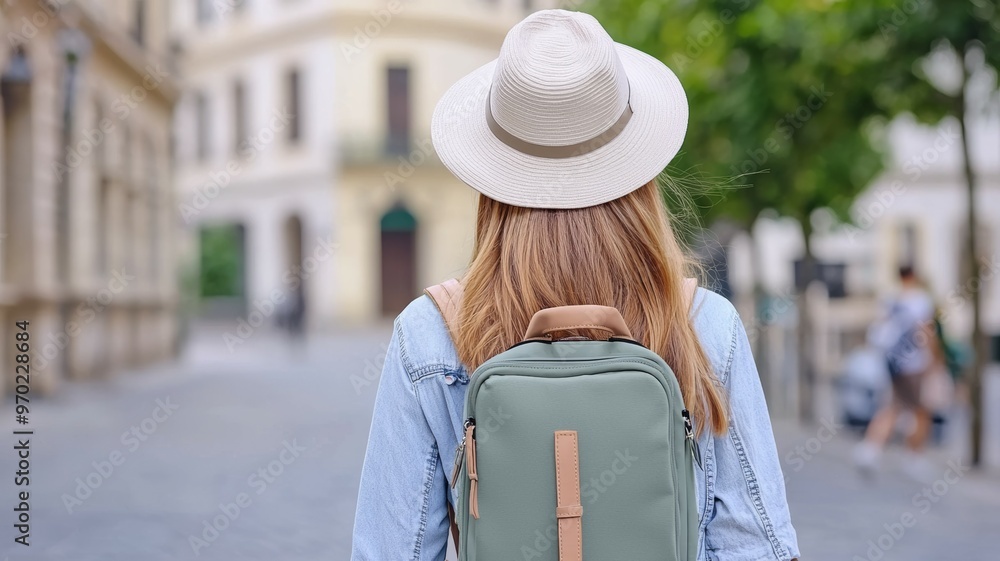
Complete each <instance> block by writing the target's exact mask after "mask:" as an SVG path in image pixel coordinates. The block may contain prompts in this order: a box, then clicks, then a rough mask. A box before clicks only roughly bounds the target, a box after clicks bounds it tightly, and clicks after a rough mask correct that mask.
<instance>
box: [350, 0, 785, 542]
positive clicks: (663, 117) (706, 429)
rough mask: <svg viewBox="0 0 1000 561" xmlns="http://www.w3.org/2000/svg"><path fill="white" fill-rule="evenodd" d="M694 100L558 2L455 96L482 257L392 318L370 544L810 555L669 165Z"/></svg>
mask: <svg viewBox="0 0 1000 561" xmlns="http://www.w3.org/2000/svg"><path fill="white" fill-rule="evenodd" d="M687 115H688V105H687V100H686V97H685V94H684V90H683V89H682V87H681V84H680V82H679V81H678V79H677V78H676V76H675V75H674V74H673V72H672V71H671V70H670V69H669V68H667V67H666V66H665V65H664V64H663V63H662V62H660V61H659V60H656V59H655V58H653V57H650V56H648V55H646V54H644V53H642V52H640V51H637V50H635V49H632V48H630V47H627V46H624V45H621V44H617V43H614V42H613V41H612V39H611V38H610V36H608V34H607V32H606V31H605V30H604V29H603V28H602V27H601V25H600V24H599V23H598V22H597V20H595V19H594V18H593V17H591V16H589V15H586V14H582V13H577V12H569V11H564V10H544V11H539V12H536V13H534V14H532V15H530V16H529V17H528V18H526V19H525V20H524V21H522V22H521V23H519V24H518V25H516V26H515V27H514V28H513V29H512V30H511V31H510V32H509V33H508V35H507V37H506V39H505V40H504V43H503V46H502V48H501V51H500V55H499V58H498V59H497V60H495V61H493V62H491V63H489V64H487V65H485V66H483V67H482V68H480V69H478V70H476V71H474V72H473V73H472V74H470V75H468V76H467V77H465V78H463V79H462V80H460V81H459V82H457V83H456V84H455V85H453V86H452V87H451V88H450V89H449V90H448V92H447V93H446V94H445V95H444V97H443V98H442V99H441V101H440V102H439V104H438V106H437V108H436V110H435V112H434V115H433V117H432V124H431V131H432V140H433V143H434V147H435V150H436V151H437V153H438V155H439V157H440V158H441V161H442V162H443V163H444V164H445V165H446V166H447V167H448V168H449V170H450V171H451V172H452V173H454V174H455V175H456V176H457V177H458V178H460V179H461V180H463V181H464V182H465V183H467V184H469V185H470V186H471V187H472V188H474V189H475V190H477V191H478V192H479V201H478V215H477V221H476V236H475V244H474V248H473V255H472V260H471V263H470V265H469V268H468V270H467V272H466V273H465V274H464V276H463V277H462V278H461V279H452V280H450V281H447V282H444V283H442V284H440V285H436V286H433V287H430V288H428V289H427V291H426V293H427V294H426V295H424V296H421V297H419V298H417V299H416V300H414V301H413V302H412V303H411V304H410V305H409V306H408V307H407V308H406V309H405V310H404V311H403V312H402V313H401V314H400V315H399V316H398V317H397V318H396V320H395V322H394V325H393V334H392V338H391V341H390V343H389V346H388V353H387V356H386V359H385V365H384V369H383V372H382V376H381V379H380V381H379V388H378V392H377V396H376V400H375V409H374V413H373V419H372V425H371V432H370V435H369V440H368V449H367V452H366V454H365V460H364V467H363V469H362V475H361V483H360V489H359V493H358V503H357V512H356V517H355V527H354V534H353V550H352V559H353V560H354V561H395V560H401V559H411V560H416V561H424V560H426V561H430V560H433V561H440V560H442V559H444V558H445V554H446V551H447V543H448V535H449V527H451V531H452V535H453V536H454V537H456V543H457V546H458V551H459V559H460V560H463V561H465V560H469V561H471V560H477V561H512V560H515V559H516V560H520V559H529V560H552V561H554V560H556V559H559V560H560V561H580V560H582V559H590V560H592V561H611V560H624V559H627V560H629V561H642V560H648V561H653V560H657V561H692V560H695V559H698V560H702V559H713V560H724V561H763V560H777V561H789V560H791V559H796V558H798V556H799V550H798V544H797V540H796V533H795V530H794V528H793V527H792V523H791V518H790V515H789V510H788V504H787V500H786V497H785V485H784V478H783V476H782V471H781V466H780V462H779V459H778V454H777V451H776V447H775V442H774V436H773V432H772V428H771V423H770V419H769V416H768V412H767V405H766V403H765V401H764V394H763V391H762V388H761V383H760V379H759V376H758V373H757V369H756V366H755V364H754V359H753V356H752V354H751V350H750V344H749V342H748V339H747V335H746V332H745V330H744V327H743V324H742V322H741V321H740V317H739V315H738V314H737V312H736V310H735V309H734V308H733V306H732V305H731V304H730V303H729V301H727V300H726V299H724V298H722V297H720V296H719V295H717V294H715V293H712V292H710V291H707V290H705V289H702V288H698V287H697V283H696V282H695V281H694V279H692V278H689V277H690V276H691V275H692V273H693V268H692V264H691V263H690V262H689V261H688V259H687V258H686V256H685V254H684V252H683V251H682V248H681V246H680V244H679V242H678V240H677V238H676V236H675V234H674V231H673V229H672V227H671V224H670V219H669V215H668V212H667V210H666V208H665V205H664V202H663V197H662V194H661V191H660V187H659V186H658V182H657V177H658V176H659V175H660V173H661V172H662V170H663V169H664V168H665V167H666V165H667V164H668V163H669V162H670V160H671V159H672V158H673V157H674V156H675V155H676V153H677V152H678V150H679V149H680V146H681V143H682V141H683V138H684V135H685V132H686V128H687ZM665 183H666V184H667V185H668V186H669V185H670V181H669V180H666V181H665Z"/></svg>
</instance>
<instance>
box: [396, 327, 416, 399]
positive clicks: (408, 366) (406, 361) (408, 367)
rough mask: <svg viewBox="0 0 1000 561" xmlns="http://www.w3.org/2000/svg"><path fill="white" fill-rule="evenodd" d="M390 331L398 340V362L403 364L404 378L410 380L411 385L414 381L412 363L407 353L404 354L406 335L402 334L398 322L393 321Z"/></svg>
mask: <svg viewBox="0 0 1000 561" xmlns="http://www.w3.org/2000/svg"><path fill="white" fill-rule="evenodd" d="M392 329H393V330H394V331H395V332H396V338H397V339H399V361H400V362H402V363H403V370H405V371H406V377H407V378H409V379H410V383H411V384H412V383H413V382H414V381H415V380H414V379H413V376H414V368H413V361H411V360H410V355H409V353H407V352H406V335H404V334H403V328H402V326H401V325H400V324H399V321H395V322H393V324H392Z"/></svg>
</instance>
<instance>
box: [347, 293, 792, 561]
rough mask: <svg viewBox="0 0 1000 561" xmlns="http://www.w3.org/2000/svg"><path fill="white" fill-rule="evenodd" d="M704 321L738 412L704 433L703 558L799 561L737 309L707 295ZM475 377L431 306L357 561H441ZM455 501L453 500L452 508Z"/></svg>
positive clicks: (402, 336) (696, 318)
mask: <svg viewBox="0 0 1000 561" xmlns="http://www.w3.org/2000/svg"><path fill="white" fill-rule="evenodd" d="M691 314H692V320H693V322H694V326H695V330H696V332H697V333H698V336H699V338H700V340H701V344H702V346H703V348H704V349H705V352H706V353H707V354H708V357H709V359H710V360H711V362H712V365H713V366H714V368H715V372H716V374H717V376H718V379H719V382H720V383H721V384H722V385H723V386H724V387H725V388H726V391H727V393H728V397H729V406H730V409H731V416H730V428H729V431H728V432H727V433H726V434H725V435H722V436H715V435H712V434H709V432H710V431H708V430H706V431H703V433H702V436H701V437H700V441H699V444H700V447H701V454H702V458H701V460H702V466H703V468H696V469H695V473H696V485H697V489H698V494H699V497H700V498H699V502H698V515H699V519H700V522H701V524H700V531H699V539H698V559H699V561H701V560H706V559H707V560H712V561H716V560H718V561H763V560H780V561H787V560H789V559H792V558H794V557H798V555H799V550H798V545H797V543H796V538H795V530H794V529H793V528H792V523H791V519H790V517H789V513H788V503H787V502H786V500H785V483H784V479H783V477H782V473H781V466H780V465H779V461H778V454H777V450H776V449H775V445H774V436H773V433H772V431H771V422H770V419H769V418H768V414H767V405H766V403H765V402H764V393H763V391H762V389H761V385H760V379H759V377H758V375H757V367H756V365H755V364H754V360H753V356H752V355H751V352H750V345H749V342H748V340H747V336H746V332H745V330H744V328H743V325H742V323H741V322H740V318H739V315H738V314H737V313H736V310H735V309H734V308H733V306H732V305H731V304H730V303H729V301H727V300H726V299H724V298H722V297H721V296H719V295H717V294H715V293H713V292H710V291H708V290H705V289H698V293H697V295H696V296H695V299H694V302H693V305H692V309H691ZM468 382H469V373H468V372H466V371H465V369H464V368H463V367H462V366H461V364H460V362H459V360H458V356H457V355H456V351H455V348H454V346H453V345H452V343H451V339H450V337H449V335H448V330H447V328H446V327H445V324H444V320H443V319H442V318H441V316H440V314H439V313H438V311H437V308H436V307H435V305H434V303H433V302H432V301H431V300H430V299H429V298H428V297H427V296H421V297H420V298H418V299H416V300H414V301H413V303H411V304H410V305H409V306H408V307H407V308H406V309H405V310H404V311H403V312H402V313H401V314H400V315H399V317H398V318H396V321H395V323H394V326H393V335H392V339H391V341H390V343H389V349H388V354H387V356H386V360H385V366H384V368H383V370H382V378H381V380H380V381H379V387H378V394H377V396H376V398H375V412H374V417H373V419H372V426H371V433H370V435H369V437H368V452H367V454H366V455H365V463H364V468H363V470H362V474H361V487H360V492H359V495H358V509H357V515H356V518H355V523H354V544H353V552H352V555H351V559H352V560H353V561H402V560H411V561H441V560H443V559H444V558H445V551H446V547H447V543H448V533H449V520H448V508H447V504H448V503H453V502H454V495H453V494H452V493H451V492H450V483H451V481H449V479H450V478H451V469H450V467H451V465H452V461H453V460H454V455H455V448H456V446H457V444H458V440H459V438H460V437H461V434H462V407H463V405H464V403H465V392H466V389H467V387H468ZM446 501H447V502H446Z"/></svg>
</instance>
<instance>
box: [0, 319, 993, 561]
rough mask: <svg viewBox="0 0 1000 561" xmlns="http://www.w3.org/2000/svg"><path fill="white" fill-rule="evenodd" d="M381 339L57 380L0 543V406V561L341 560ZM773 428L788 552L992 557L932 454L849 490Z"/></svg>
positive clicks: (838, 471) (954, 473) (981, 483)
mask: <svg viewBox="0 0 1000 561" xmlns="http://www.w3.org/2000/svg"><path fill="white" fill-rule="evenodd" d="M387 340H388V328H387V327H386V326H383V327H382V328H379V329H372V330H368V331H363V332H361V333H354V334H351V335H350V336H347V335H330V336H326V337H323V338H322V339H315V340H313V341H311V342H310V343H309V344H308V345H304V346H299V347H292V346H290V345H288V342H287V341H284V340H281V339H279V338H275V337H271V336H269V335H266V334H258V335H254V336H253V337H251V338H249V339H248V340H247V341H246V343H244V344H243V345H240V346H239V347H237V348H236V349H235V351H234V352H233V353H229V352H228V351H227V350H226V348H225V346H224V344H223V343H222V338H221V335H220V334H219V333H216V332H210V333H207V334H198V336H197V337H196V341H197V343H196V344H195V345H194V346H193V348H191V349H189V352H188V353H187V354H186V355H185V359H184V360H183V361H182V362H180V363H178V364H174V365H164V366H160V367H157V368H153V369H150V370H147V371H143V372H127V373H122V374H121V375H119V376H116V377H114V378H112V379H110V380H108V381H93V382H86V383H73V384H65V385H64V386H63V387H62V388H60V390H59V391H58V392H57V393H56V395H55V396H53V397H51V398H48V399H44V400H39V401H37V402H35V403H34V406H33V408H32V411H31V414H32V417H31V419H32V428H34V429H35V433H36V434H35V436H34V438H33V440H32V450H31V462H32V463H31V471H32V473H31V487H30V489H31V497H32V511H31V513H32V517H31V538H30V539H31V544H32V545H31V546H30V548H24V547H23V546H20V545H17V544H13V545H12V535H11V526H12V524H11V521H12V514H11V510H10V508H11V506H10V505H11V504H12V502H13V499H14V496H13V489H14V487H13V485H12V483H11V480H10V477H9V476H10V472H12V471H13V470H12V467H13V462H12V460H11V458H12V451H11V449H10V445H11V444H10V442H11V436H10V432H9V429H10V427H11V419H12V418H13V409H12V403H11V401H10V400H9V399H8V401H7V402H5V404H4V405H3V408H2V409H0V413H2V415H3V418H4V425H3V426H4V427H6V428H7V429H8V430H7V435H8V436H6V437H5V441H6V442H7V443H8V444H5V446H4V448H5V452H4V456H3V459H2V460H0V463H2V465H3V466H4V469H3V471H4V472H5V475H4V480H5V481H7V483H6V484H5V490H4V492H3V497H4V501H5V502H4V505H3V511H4V512H6V514H5V520H4V521H3V524H2V526H3V528H4V530H3V545H2V546H0V559H3V558H4V556H8V557H9V559H10V560H11V561H14V560H21V559H25V560H45V561H59V560H73V561H88V560H95V561H96V560H101V561H119V560H120V561H152V560H168V559H169V560H175V559H212V560H216V559H217V560H240V559H261V560H269V561H271V560H320V559H324V560H338V561H339V560H345V561H346V559H348V557H349V553H350V535H351V527H352V523H353V515H354V503H355V498H356V488H357V483H358V477H359V472H360V468H361V463H362V455H363V451H364V446H365V442H366V438H367V433H368V425H369V418H370V414H371V407H372V402H373V400H374V397H375V390H376V387H377V375H378V372H379V371H380V366H381V363H382V357H383V355H384V346H383V345H384V343H385V341H387ZM776 427H777V429H776V430H777V436H778V440H779V452H780V454H781V457H782V461H783V464H784V469H785V473H786V479H787V481H788V489H789V497H790V500H791V503H792V515H793V519H794V520H795V523H796V524H795V525H796V528H797V530H798V533H799V540H800V546H801V549H802V551H803V558H804V559H806V560H809V561H854V560H855V559H864V560H871V561H874V560H878V559H882V560H885V561H951V560H953V559H962V560H965V561H993V560H995V559H996V558H997V557H996V556H997V553H996V552H997V551H998V550H1000V521H998V519H997V513H998V512H1000V484H998V483H1000V480H998V479H997V478H996V476H995V475H992V476H986V475H982V474H976V473H971V474H970V473H966V472H964V471H963V470H962V469H961V467H955V464H954V462H955V460H951V461H952V462H953V463H952V467H950V468H949V467H948V461H949V458H948V457H947V456H946V455H945V454H944V453H941V454H940V455H939V456H938V457H937V458H936V460H937V463H938V464H939V466H940V471H939V476H938V477H939V480H938V481H937V482H935V483H934V484H933V485H930V486H922V485H918V484H916V483H912V482H910V481H909V480H907V479H905V478H903V477H902V476H901V475H898V473H897V470H896V467H895V465H894V462H893V461H892V460H893V456H891V455H890V457H889V458H887V459H888V460H889V461H888V462H887V465H886V471H885V472H884V473H883V474H881V476H880V477H878V478H877V479H876V480H874V481H866V480H863V479H861V478H860V477H858V476H857V475H856V474H855V473H854V472H853V470H852V467H851V465H850V462H849V453H850V447H851V445H852V444H853V441H854V440H853V437H852V436H850V435H849V434H848V432H847V431H846V429H834V432H836V434H835V435H834V436H833V437H832V438H829V431H828V430H820V427H819V426H816V427H811V428H809V427H807V428H801V427H797V426H795V425H792V424H788V423H784V422H780V423H777V424H776ZM925 487H926V489H927V490H925ZM220 505H221V506H220ZM911 522H912V523H911ZM213 525H214V526H215V527H212V526H213ZM386 561H390V560H386Z"/></svg>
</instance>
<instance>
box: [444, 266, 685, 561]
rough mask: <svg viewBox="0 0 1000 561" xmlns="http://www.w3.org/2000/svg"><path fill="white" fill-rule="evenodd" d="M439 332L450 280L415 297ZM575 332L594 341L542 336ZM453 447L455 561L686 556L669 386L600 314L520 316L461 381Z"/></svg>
mask: <svg viewBox="0 0 1000 561" xmlns="http://www.w3.org/2000/svg"><path fill="white" fill-rule="evenodd" d="M426 292H427V294H428V295H429V296H430V297H431V298H432V299H433V300H434V301H435V303H436V304H437V306H438V308H439V310H440V311H441V313H442V316H444V318H445V322H446V323H447V324H448V327H449V330H450V331H451V333H452V335H454V333H455V329H454V328H455V318H456V317H457V311H458V301H459V298H460V296H461V286H460V285H459V284H458V281H456V280H454V279H453V280H451V281H448V282H446V283H444V284H441V285H437V286H435V287H431V288H429V289H427V291H426ZM577 329H594V330H600V331H604V332H607V333H609V334H610V337H609V338H608V339H607V340H603V341H602V340H589V339H581V338H579V337H571V338H566V339H557V338H555V337H554V335H556V334H559V333H566V332H568V331H573V330H577ZM463 418H464V419H465V423H464V426H465V435H464V437H463V438H462V441H461V443H460V444H459V447H458V450H457V451H456V453H455V466H454V471H453V473H452V485H453V486H455V485H456V484H457V503H456V504H457V509H456V510H457V513H455V516H454V518H455V520H454V521H453V522H457V525H456V524H454V523H453V525H452V531H453V536H454V534H455V532H456V526H457V534H458V536H457V538H456V540H455V542H456V544H457V548H458V555H459V560H460V561H515V560H528V561H531V560H538V561H556V560H558V561H580V560H581V559H583V558H584V557H586V558H587V559H589V560H591V561H612V560H621V559H628V560H629V561H645V560H648V561H653V560H656V561H690V560H693V559H695V557H696V555H697V540H698V524H697V509H696V504H695V501H696V496H695V487H694V461H693V460H696V461H699V462H700V453H699V452H698V450H697V449H696V447H697V441H696V440H695V437H694V432H693V429H692V423H691V418H690V415H689V414H688V412H687V409H685V407H684V402H683V400H682V398H681V392H680V388H679V386H678V384H677V379H676V377H675V376H674V373H673V371H672V370H671V369H670V367H669V366H667V364H666V363H665V362H664V361H663V359H662V358H660V357H659V356H658V355H657V354H656V353H654V352H653V351H651V350H649V349H647V348H646V347H644V346H643V345H641V344H639V343H638V342H636V341H635V340H633V339H632V336H631V334H630V332H629V329H628V327H627V326H626V325H625V321H624V320H623V319H622V316H621V314H620V313H619V312H618V310H616V309H614V308H609V307H605V306H564V307H559V308H549V309H545V310H541V311H539V312H538V313H536V314H535V315H534V317H533V318H532V319H531V322H530V324H529V326H528V329H527V331H526V333H525V336H524V341H522V342H521V343H518V344H516V345H514V346H513V347H511V348H510V349H508V350H507V351H504V352H502V353H500V354H499V355H497V356H495V357H493V358H491V359H489V360H487V361H486V362H484V363H483V364H482V365H481V366H480V367H479V368H477V369H476V371H475V372H474V373H473V374H472V377H471V379H470V381H469V386H468V394H467V395H466V400H465V411H464V417H463Z"/></svg>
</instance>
